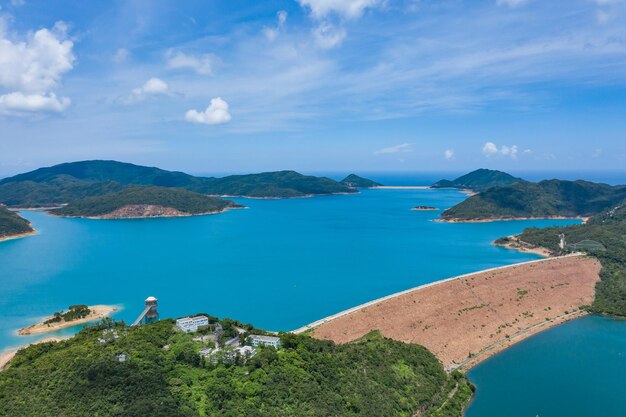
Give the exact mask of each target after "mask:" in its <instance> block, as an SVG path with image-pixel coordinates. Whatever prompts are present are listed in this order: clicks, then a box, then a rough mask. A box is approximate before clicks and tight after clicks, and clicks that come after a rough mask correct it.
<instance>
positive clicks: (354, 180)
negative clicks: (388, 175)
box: [340, 174, 382, 188]
mask: <svg viewBox="0 0 626 417" xmlns="http://www.w3.org/2000/svg"><path fill="white" fill-rule="evenodd" d="M340 183H341V184H344V185H347V186H348V187H350V188H374V187H380V186H382V184H379V183H377V182H376V181H372V180H370V179H368V178H363V177H359V176H358V175H356V174H350V175H348V176H347V177H345V178H344V179H342V180H341V181H340Z"/></svg>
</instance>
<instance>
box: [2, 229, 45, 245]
mask: <svg viewBox="0 0 626 417" xmlns="http://www.w3.org/2000/svg"><path fill="white" fill-rule="evenodd" d="M36 234H37V230H35V229H33V230H32V231H31V232H25V233H18V234H16V235H10V236H2V237H0V242H4V241H7V240H13V239H21V238H23V237H28V236H32V235H36Z"/></svg>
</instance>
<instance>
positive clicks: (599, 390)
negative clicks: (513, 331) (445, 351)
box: [466, 316, 626, 417]
mask: <svg viewBox="0 0 626 417" xmlns="http://www.w3.org/2000/svg"><path fill="white" fill-rule="evenodd" d="M469 377H470V379H471V380H472V382H473V383H474V384H475V385H476V386H477V391H476V396H475V398H474V401H473V403H472V404H471V406H470V407H469V409H468V410H467V413H466V417H535V416H539V417H623V416H624V415H626V384H625V382H626V321H624V320H618V319H612V318H607V317H599V316H587V317H583V318H581V319H577V320H574V321H571V322H568V323H565V324H563V325H561V326H557V327H554V328H552V329H550V330H547V331H545V332H542V333H539V334H537V335H535V336H533V337H531V338H529V339H526V340H524V341H523V342H521V343H519V344H516V345H514V346H513V347H511V348H509V349H507V350H505V351H503V352H501V353H499V354H498V355H496V356H494V357H492V358H490V359H488V360H487V361H485V362H483V363H481V364H480V365H478V366H477V367H476V368H474V369H473V370H472V371H471V372H470V373H469Z"/></svg>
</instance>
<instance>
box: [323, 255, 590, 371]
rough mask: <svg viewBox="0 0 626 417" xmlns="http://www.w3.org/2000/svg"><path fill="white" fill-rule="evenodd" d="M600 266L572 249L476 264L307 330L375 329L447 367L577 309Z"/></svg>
mask: <svg viewBox="0 0 626 417" xmlns="http://www.w3.org/2000/svg"><path fill="white" fill-rule="evenodd" d="M599 271H600V264H599V263H598V262H597V261H596V260H594V259H591V258H587V257H583V256H573V257H563V258H553V259H547V260H543V261H538V262H532V263H525V264H521V265H517V266H510V267H504V268H499V269H496V270H491V271H485V272H478V273H476V274H470V275H466V276H462V277H459V279H454V280H449V281H446V282H443V283H441V284H437V285H432V286H427V287H424V288H417V289H415V290H413V291H410V292H407V293H404V294H400V295H398V296H397V297H393V298H389V299H386V300H384V301H381V302H379V303H376V304H373V305H369V306H367V307H364V308H362V309H359V310H357V311H354V312H352V313H349V314H346V315H343V316H340V317H337V318H335V319H332V320H328V321H326V322H324V323H323V324H321V325H320V326H319V327H317V328H315V330H314V332H313V336H314V337H317V338H320V339H330V340H333V341H335V342H338V343H346V342H349V341H352V340H355V339H357V338H359V337H361V336H363V335H364V334H366V333H368V332H369V331H371V330H374V329H378V330H380V331H381V332H382V333H383V334H384V335H385V336H387V337H390V338H393V339H396V340H401V341H404V342H411V343H419V344H421V345H423V346H425V347H427V348H428V349H429V350H430V351H431V352H433V353H434V354H435V355H437V357H438V358H439V359H440V360H441V362H442V363H443V364H444V366H445V367H446V368H455V367H458V366H463V367H470V366H473V365H475V364H476V363H478V362H480V361H481V360H484V359H485V358H487V357H489V356H491V355H493V354H494V353H496V352H498V351H500V350H502V349H504V348H505V347H507V346H509V345H511V344H513V343H515V342H518V341H520V340H523V339H524V338H526V337H528V336H530V335H531V334H534V333H536V332H538V331H541V330H544V329H547V328H549V327H552V326H555V325H556V324H559V323H562V322H563V321H566V320H568V319H571V318H574V317H577V316H578V315H580V314H583V313H582V312H580V311H579V308H580V307H581V306H583V305H588V304H591V302H592V301H593V297H594V293H595V291H594V288H595V284H596V282H597V281H598V280H599V276H598V273H599Z"/></svg>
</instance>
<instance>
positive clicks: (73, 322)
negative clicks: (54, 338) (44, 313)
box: [18, 304, 119, 336]
mask: <svg viewBox="0 0 626 417" xmlns="http://www.w3.org/2000/svg"><path fill="white" fill-rule="evenodd" d="M118 310H119V308H117V307H114V306H107V305H95V306H87V305H84V304H75V305H71V306H69V308H68V309H67V311H58V312H56V313H54V314H53V315H52V316H51V317H49V318H47V319H45V320H44V321H42V322H41V323H37V324H33V325H31V326H28V327H24V328H23V329H20V330H19V331H18V334H20V335H22V336H26V335H33V334H42V333H49V332H53V331H56V330H60V329H65V328H67V327H73V326H78V325H79V324H85V323H89V322H93V321H97V320H100V319H102V318H104V317H108V316H110V315H111V314H113V313H115V312H116V311H118Z"/></svg>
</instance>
